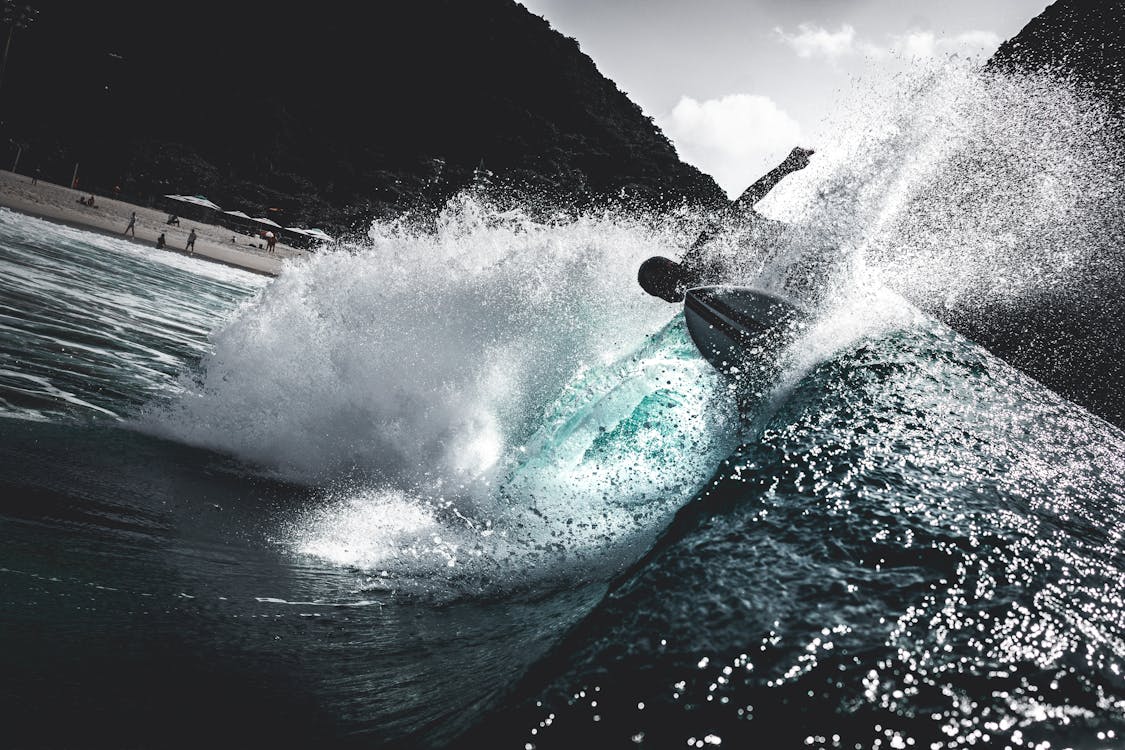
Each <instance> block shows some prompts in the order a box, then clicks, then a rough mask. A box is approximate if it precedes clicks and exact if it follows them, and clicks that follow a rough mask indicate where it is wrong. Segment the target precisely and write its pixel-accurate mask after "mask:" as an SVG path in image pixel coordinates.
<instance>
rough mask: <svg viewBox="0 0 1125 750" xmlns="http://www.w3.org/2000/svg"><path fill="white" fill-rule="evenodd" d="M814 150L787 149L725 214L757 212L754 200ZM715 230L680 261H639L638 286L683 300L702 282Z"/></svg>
mask: <svg viewBox="0 0 1125 750" xmlns="http://www.w3.org/2000/svg"><path fill="white" fill-rule="evenodd" d="M814 153H815V152H814V151H813V150H812V149H811V148H801V147H800V146H797V147H796V148H794V149H793V150H792V151H790V152H789V156H786V157H785V161H783V162H781V163H780V164H778V165H777V166H776V167H774V168H773V169H771V170H770V171H769V172H767V173H766V174H764V175H762V176H761V177H760V178H758V181H757V182H755V183H754V184H753V185H751V186H750V187H748V188H746V190H745V191H743V193H742V195H740V196H738V199H737V200H735V201H734V202H732V203H731V204H730V207H729V208H728V209H727V212H728V216H730V215H735V216H741V217H746V218H753V217H754V216H756V214H755V213H754V204H756V203H757V202H758V201H760V200H761V199H762V198H765V197H766V194H768V193H769V191H771V190H773V189H774V188H775V187H776V186H777V183H779V182H781V181H782V179H784V178H785V176H786V175H789V174H792V173H793V172H796V171H797V170H799V169H804V168H805V167H807V166H808V165H809V157H810V156H812V155H813V154H814ZM714 230H715V225H712V227H711V228H710V229H705V230H703V231H702V232H701V233H700V234H699V238H698V239H696V241H695V242H694V243H692V246H691V247H690V248H688V250H687V252H685V253H684V257H683V259H682V261H681V262H679V263H677V262H676V261H674V260H672V259H671V258H664V257H660V256H657V257H653V258H649V259H648V260H646V261H645V262H644V263H642V264H641V267H640V269H639V270H638V272H637V281H638V282H639V283H640V285H641V288H642V289H644V290H645V291H646V292H648V293H649V294H651V295H653V296H654V297H660V298H661V299H664V300H667V301H668V302H682V301H683V299H684V293H685V292H686V291H687V289H688V288H689V287H691V286H693V285H697V284H699V283H701V282H702V281H703V280H704V278H705V276H706V274H707V271H706V265H707V264H706V259H705V253H704V246H705V245H707V242H708V240H710V239H711V237H712V236H714Z"/></svg>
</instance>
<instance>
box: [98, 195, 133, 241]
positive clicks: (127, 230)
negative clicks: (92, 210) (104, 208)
mask: <svg viewBox="0 0 1125 750" xmlns="http://www.w3.org/2000/svg"><path fill="white" fill-rule="evenodd" d="M87 205H93V201H91V202H90V203H88V204H87ZM123 234H131V235H133V238H134V239H136V237H137V212H136V211H134V212H133V215H132V216H130V217H129V226H127V227H125V231H124V232H123Z"/></svg>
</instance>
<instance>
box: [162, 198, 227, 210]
mask: <svg viewBox="0 0 1125 750" xmlns="http://www.w3.org/2000/svg"><path fill="white" fill-rule="evenodd" d="M164 197H165V198H169V199H171V200H174V201H180V202H181V203H190V204H191V205H193V206H199V207H201V208H209V209H211V210H212V211H222V210H223V209H221V208H220V207H219V206H217V205H215V204H214V203H212V202H211V201H209V200H207V199H206V198H204V197H203V196H202V195H166V196H164Z"/></svg>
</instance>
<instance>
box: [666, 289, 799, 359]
mask: <svg viewBox="0 0 1125 750" xmlns="http://www.w3.org/2000/svg"><path fill="white" fill-rule="evenodd" d="M807 318H808V314H807V313H806V312H805V311H804V310H802V309H800V308H799V307H796V306H795V305H793V304H792V303H790V302H787V301H786V300H784V299H782V298H781V297H778V296H777V295H774V294H769V293H767V292H763V291H759V290H757V289H751V288H749V287H741V286H703V287H697V288H695V289H689V290H688V292H687V295H686V297H685V298H684V319H685V321H686V322H687V329H688V333H689V334H690V335H691V339H692V341H694V342H695V346H696V348H698V349H699V352H700V354H702V355H703V356H704V357H705V358H706V359H707V361H708V362H710V363H711V364H712V365H713V366H714V367H715V369H717V370H719V371H720V372H722V373H725V374H727V375H742V374H744V373H747V372H749V371H758V370H761V369H762V366H763V365H765V364H766V363H772V362H775V361H776V359H777V355H778V354H779V353H780V351H781V348H782V347H783V346H784V345H785V344H786V343H787V342H789V341H792V338H793V336H794V335H795V333H796V332H797V331H798V330H799V329H800V328H801V327H802V324H803V323H804V322H805V321H806V320H807Z"/></svg>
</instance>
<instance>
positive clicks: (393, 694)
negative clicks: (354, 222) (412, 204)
mask: <svg viewBox="0 0 1125 750" xmlns="http://www.w3.org/2000/svg"><path fill="white" fill-rule="evenodd" d="M455 230H456V231H453V230H450V231H448V232H447V233H446V234H445V235H443V236H442V237H441V238H439V239H433V238H430V239H425V238H414V239H412V240H410V241H406V240H403V239H402V238H401V237H400V238H389V239H380V238H378V237H376V238H375V239H374V248H373V249H372V250H371V251H370V252H369V253H359V254H352V255H349V254H339V255H331V256H324V257H320V258H317V259H315V260H313V261H311V262H309V263H307V264H304V265H301V266H295V267H291V268H289V269H287V270H286V272H285V274H283V276H282V277H280V278H279V279H277V280H272V281H267V280H265V279H261V278H259V277H254V276H250V275H248V274H243V273H241V272H237V271H234V270H230V269H224V268H218V267H215V266H212V265H208V264H205V263H203V262H201V261H195V260H192V259H186V258H181V257H179V256H162V255H160V254H158V253H157V252H156V251H155V250H153V251H147V250H143V249H139V248H137V247H136V246H133V245H130V244H126V243H124V242H118V241H117V240H113V239H107V238H101V237H96V236H92V235H87V234H83V233H80V232H77V231H73V230H69V229H63V228H59V227H55V226H52V225H49V224H46V223H43V222H39V221H36V220H33V219H28V218H24V217H20V216H18V215H15V214H12V213H9V212H0V299H2V300H3V317H2V318H0V399H2V401H0V403H2V405H3V406H2V414H0V467H2V469H0V540H2V544H0V639H2V643H3V649H0V674H3V680H2V681H0V685H2V687H0V694H2V695H0V698H2V701H0V705H2V706H3V708H2V709H0V712H2V715H3V724H2V727H3V728H2V729H0V731H2V732H3V735H2V736H3V738H4V744H5V745H6V746H12V747H39V746H77V745H83V746H84V745H95V746H113V747H133V746H138V747H139V746H145V747H150V746H198V745H200V744H203V743H210V744H219V745H223V746H227V745H255V746H257V745H266V744H272V745H281V746H292V745H306V746H307V745H333V744H355V745H363V746H384V745H397V746H434V745H445V744H450V743H452V744H456V745H463V746H480V745H482V744H483V745H486V746H497V747H521V748H522V747H526V746H527V745H528V744H531V745H533V746H535V747H575V746H579V745H580V744H587V745H590V746H597V747H602V746H608V747H624V746H640V747H684V746H691V747H710V746H718V745H722V746H727V747H798V746H800V747H848V748H852V747H863V748H867V747H929V748H939V747H940V748H956V747H970V746H977V747H981V746H984V747H989V746H991V747H1038V748H1047V747H1052V748H1057V747H1076V748H1077V747H1083V748H1085V747H1116V746H1120V745H1121V744H1122V743H1121V739H1120V735H1121V733H1122V732H1125V683H1123V679H1122V674H1121V669H1122V661H1123V660H1125V615H1123V608H1122V602H1123V596H1125V554H1123V548H1122V545H1121V534H1122V531H1123V529H1125V524H1123V517H1122V510H1121V508H1122V502H1121V501H1122V493H1123V491H1125V435H1123V434H1122V433H1121V432H1120V431H1119V430H1117V429H1116V428H1114V427H1112V426H1110V425H1108V424H1107V423H1105V422H1103V421H1102V420H1100V419H1098V418H1097V417H1094V416H1092V415H1090V414H1088V413H1086V412H1084V411H1082V410H1081V409H1079V408H1077V407H1075V406H1073V405H1072V404H1070V403H1069V402H1066V401H1065V400H1063V399H1061V398H1059V397H1057V396H1056V395H1054V394H1053V393H1051V392H1050V391H1048V390H1046V389H1045V388H1043V387H1042V386H1040V385H1039V384H1037V383H1035V382H1034V381H1032V380H1030V379H1028V378H1026V377H1024V376H1023V375H1021V374H1020V373H1018V372H1016V371H1014V370H1012V369H1011V368H1009V367H1008V366H1007V365H1005V364H1004V363H1002V362H1000V361H999V360H997V359H995V358H993V357H991V356H990V355H989V354H987V353H986V352H984V351H983V350H981V349H980V348H978V347H976V346H975V345H973V344H972V343H971V342H968V341H966V340H964V339H962V338H960V337H958V336H957V335H956V334H954V333H952V332H951V331H949V330H948V329H946V328H944V327H943V326H941V325H940V324H937V323H935V322H933V321H930V320H928V319H927V318H925V317H924V316H921V315H920V314H918V313H917V312H916V311H914V310H913V309H912V308H910V306H909V305H907V304H906V303H904V302H903V301H902V300H901V299H899V298H897V297H895V296H894V295H893V294H889V293H875V294H869V295H861V296H860V297H859V298H857V299H855V300H852V301H851V302H849V303H848V304H847V305H843V306H838V307H837V308H835V309H834V311H833V313H832V314H831V315H826V316H824V318H823V319H822V320H821V321H820V322H818V323H817V324H815V325H813V326H812V327H810V329H809V330H808V331H807V332H806V335H805V336H803V337H802V338H800V339H799V340H798V341H796V342H795V343H794V344H793V346H792V347H791V350H790V351H788V352H787V353H785V354H784V356H783V358H782V364H783V365H784V366H783V367H782V370H783V371H784V373H785V374H784V375H783V376H781V378H780V379H779V380H778V381H777V383H775V388H774V389H773V391H772V392H770V393H769V394H767V395H766V396H765V397H764V398H763V399H762V400H761V401H760V402H759V403H758V405H757V406H756V407H754V408H753V409H752V410H751V411H750V413H747V414H744V415H743V416H742V417H741V418H740V417H739V416H738V414H737V412H736V410H735V409H734V407H733V399H732V397H731V395H730V393H729V391H728V388H727V384H726V383H725V382H724V381H722V380H721V379H720V378H719V377H718V376H717V375H716V374H715V373H713V372H712V371H711V370H710V369H709V368H708V367H707V365H706V364H705V363H704V362H703V361H702V360H701V359H700V358H699V357H698V356H697V354H696V353H695V352H694V350H693V348H692V347H691V345H690V343H688V341H687V339H686V337H685V334H684V331H683V328H682V320H681V318H680V316H678V315H676V316H675V317H671V319H670V318H669V316H670V315H672V314H673V313H674V311H673V310H671V308H666V307H664V306H662V305H661V304H660V303H655V302H653V301H651V300H648V299H645V298H643V296H641V295H639V293H638V294H636V295H622V294H620V292H618V294H617V295H616V296H615V295H614V294H613V293H612V292H613V290H615V289H617V290H619V289H620V288H621V287H620V286H619V281H620V279H627V278H629V275H630V274H631V273H632V268H634V267H635V263H636V259H637V257H638V256H639V257H643V254H645V253H647V252H649V250H650V249H651V246H652V243H653V242H658V241H659V238H655V237H654V236H653V235H652V234H651V233H647V234H646V233H645V232H644V231H642V230H641V229H639V228H638V227H636V226H623V225H621V224H620V223H616V224H613V223H611V224H606V223H605V222H602V223H597V222H595V223H594V224H591V225H581V224H578V225H574V226H569V227H555V228H551V229H548V230H544V232H541V233H539V234H534V233H527V232H516V233H514V234H513V233H512V232H511V231H509V230H505V231H500V230H498V229H496V228H495V227H490V226H487V225H475V224H470V225H466V224H464V223H462V224H459V225H458V226H457V227H455ZM505 243H506V244H507V245H515V246H516V247H517V250H520V249H522V250H529V249H531V250H535V251H536V253H535V254H533V253H530V251H529V252H524V253H522V254H521V253H520V252H509V250H506V249H497V248H501V246H504V245H505ZM466 247H468V248H471V252H470V253H467V254H466V251H465V248H466ZM395 253H402V254H404V255H405V254H408V253H413V254H414V256H415V257H420V258H424V259H426V260H421V261H420V260H415V261H412V264H413V265H411V266H410V268H409V269H404V268H403V265H404V264H403V263H400V262H398V260H397V258H398V257H399V256H397V255H395ZM524 256H533V257H532V258H531V259H530V260H526V261H525V260H521V259H522V258H524ZM419 264H421V267H419ZM551 274H555V276H554V277H553V278H561V277H564V276H565V277H566V278H571V277H573V278H574V279H575V280H574V282H573V284H574V289H568V288H563V289H559V288H558V287H557V285H555V284H550V283H540V280H541V279H543V278H551ZM326 289H332V290H333V293H332V294H326V293H325V291H324V290H326ZM575 289H582V290H584V291H585V292H586V294H585V295H584V296H583V295H578V294H576V293H575ZM599 300H602V301H599ZM604 300H609V302H605V301H604ZM407 301H409V302H410V305H407V304H406V302H407ZM404 309H405V310H407V311H408V312H407V311H404ZM529 311H530V312H529ZM544 319H546V320H547V321H548V322H546V323H544V322H542V321H543V320H544ZM1044 743H1049V744H1044Z"/></svg>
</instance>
